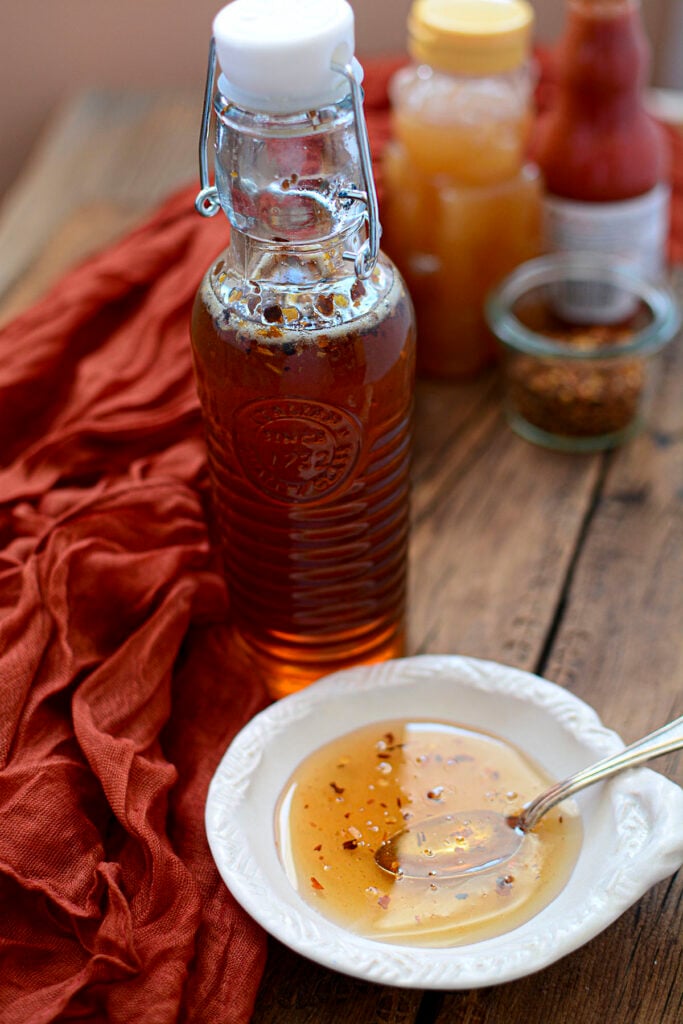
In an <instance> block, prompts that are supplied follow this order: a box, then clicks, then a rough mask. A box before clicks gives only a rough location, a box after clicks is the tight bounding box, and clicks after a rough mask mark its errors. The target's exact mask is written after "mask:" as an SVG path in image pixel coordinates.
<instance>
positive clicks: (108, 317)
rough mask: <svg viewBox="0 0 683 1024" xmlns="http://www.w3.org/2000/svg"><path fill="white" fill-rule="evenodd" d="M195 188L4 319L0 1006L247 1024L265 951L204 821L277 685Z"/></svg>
mask: <svg viewBox="0 0 683 1024" xmlns="http://www.w3.org/2000/svg"><path fill="white" fill-rule="evenodd" d="M398 63H399V62H398V61H384V62H375V63H371V64H368V66H367V68H366V72H367V74H366V104H367V110H368V123H369V128H370V134H371V139H372V144H373V149H374V154H375V156H377V155H378V154H379V152H380V150H381V148H382V145H383V144H384V142H385V141H386V139H387V137H388V131H389V129H388V119H387V97H386V82H387V79H388V77H389V75H390V74H391V73H392V72H393V70H395V68H396V67H397V64H398ZM198 115H199V112H198ZM677 145H678V150H677V169H676V174H677V175H678V178H677V185H676V188H677V200H676V202H677V206H676V209H677V211H678V213H677V215H676V216H677V221H676V223H677V237H676V238H675V239H674V246H675V247H676V248H675V254H676V255H677V256H678V258H681V257H682V256H683V241H682V239H681V235H683V224H681V206H680V191H681V188H682V186H683V182H682V181H681V174H682V173H683V154H682V153H681V148H682V144H681V142H680V140H679V141H678V142H677ZM194 192H195V189H194V188H192V189H189V190H186V191H184V192H183V193H181V194H179V195H177V196H175V197H173V198H172V199H170V200H169V201H168V202H167V203H166V204H165V205H164V206H163V207H162V208H161V209H160V210H159V211H158V212H157V213H156V215H155V216H154V217H153V218H152V219H151V220H150V221H148V222H147V223H146V224H144V225H143V226H142V227H140V228H139V229H138V230H136V231H134V232H133V233H132V234H130V235H128V236H127V237H126V238H124V239H123V240H122V241H120V242H119V243H118V244H116V245H114V246H113V247H111V248H109V249H108V250H106V251H105V252H103V253H101V254H99V255H97V256H95V257H94V258H92V259H90V260H89V261H88V262H87V263H85V264H84V265H83V266H81V267H79V268H77V269H75V270H74V271H72V272H71V273H69V274H68V275H67V276H66V277H64V278H63V279H62V280H61V281H60V283H59V284H58V285H57V287H55V288H54V289H52V291H51V292H50V294H49V295H47V296H46V297H45V298H44V299H43V300H42V301H41V302H39V303H38V304H37V305H36V306H34V307H33V308H32V309H30V310H28V311H27V312H26V313H24V314H23V315H22V316H20V317H19V318H18V319H17V320H15V321H14V322H13V323H11V324H10V325H9V326H7V327H6V328H5V329H4V330H3V331H2V332H0V532H1V540H0V1024H25V1022H30V1024H43V1022H49V1021H57V1020H59V1021H76V1020H79V1021H91V1022H98V1024H99V1022H104V1021H106V1022H111V1024H128V1022H135V1024H175V1022H184V1021H188V1022H189V1021H191V1022H207V1024H208V1022H211V1024H218V1022H220V1024H244V1022H247V1021H248V1020H249V1019H250V1017H251V1013H252V1009H253V1003H254V999H255V995H256V991H257V988H258V985H259V981H260V977H261V972H262V969H263V963H264V957H265V942H264V937H263V934H262V933H261V931H260V929H259V928H258V927H257V926H256V925H255V924H254V923H253V922H252V921H251V920H250V919H249V918H248V917H247V915H246V914H244V913H243V912H242V911H241V909H240V908H239V907H237V905H236V904H235V903H234V901H233V900H232V897H231V896H230V894H229V893H228V891H227V890H226V888H225V886H224V885H223V884H222V882H221V881H220V879H219V877H218V874H217V872H216V869H215V867H214V864H213V861H212V859H211V856H210V852H209V849H208V845H207V842H206V837H205V833H204V824H203V814H204V801H205V797H206V790H207V786H208V783H209V780H210V778H211V776H212V774H213V771H214V770H215V767H216V765H217V763H218V761H219V759H220V757H221V755H222V753H223V751H224V749H225V747H226V746H227V744H228V742H229V740H230V739H231V737H232V736H233V735H234V733H235V732H236V731H237V730H238V729H239V728H240V727H241V726H242V725H243V724H244V723H245V722H246V721H247V720H248V719H249V717H250V716H251V715H253V714H254V713H255V712H256V711H257V710H258V709H259V708H260V707H261V706H263V705H264V703H265V700H266V698H265V695H264V693H263V692H262V691H261V690H260V688H259V686H258V684H257V683H256V682H255V680H253V679H250V678H248V677H245V676H240V675H238V674H237V673H236V671H235V669H234V666H232V665H231V664H230V663H229V661H228V660H227V659H226V657H225V651H226V631H227V621H228V616H229V609H228V601H227V595H226V590H225V586H224V583H223V581H222V578H221V576H220V573H219V571H218V567H217V563H216V561H215V557H214V555H213V554H212V549H211V546H210V544H209V536H208V528H207V516H206V508H207V500H208V494H207V479H206V467H205V453H204V445H203V440H202V433H201V426H200V419H199V410H198V403H197V398H196V394H195V388H194V381H193V377H192V370H191V362H190V347H189V338H188V319H189V313H190V307H191V303H192V298H193V295H194V292H195V289H196V287H197V285H198V283H199V280H200V278H201V275H202V273H203V271H204V269H205V268H206V267H207V266H208V265H209V263H210V262H211V260H212V259H213V257H214V256H215V255H216V253H217V252H218V251H219V250H220V249H221V248H222V247H223V246H224V245H225V243H226V241H227V225H226V222H225V220H224V218H222V217H219V218H217V219H216V220H214V221H210V222H207V221H205V220H203V219H201V218H200V217H198V216H197V215H196V214H195V212H194V209H193V197H194Z"/></svg>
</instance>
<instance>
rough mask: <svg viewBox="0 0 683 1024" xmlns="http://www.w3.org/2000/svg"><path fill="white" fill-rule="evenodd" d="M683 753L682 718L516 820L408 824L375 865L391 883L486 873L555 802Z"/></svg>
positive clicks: (459, 816)
mask: <svg viewBox="0 0 683 1024" xmlns="http://www.w3.org/2000/svg"><path fill="white" fill-rule="evenodd" d="M682 747H683V716H681V717H680V718H677V719H675V720H674V721H673V722H669V723H668V724H667V725H663V726H662V727H661V729H657V730H656V731H655V732H652V733H649V734H648V735H647V736H645V737H643V738H642V739H640V740H637V741H636V742H635V743H632V744H631V745H630V746H628V747H626V748H625V749H624V750H622V751H620V752H619V753H618V754H613V755H612V756H611V757H605V758H602V760H600V761H598V762H597V763H596V764H593V765H590V766H589V767H588V768H583V769H581V771H579V772H575V773H574V774H573V775H570V776H569V778H567V779H564V780H563V781H562V782H556V783H554V784H553V785H552V786H550V787H549V788H548V789H547V790H544V791H543V793H541V794H539V796H537V797H536V798H535V799H534V800H532V801H531V802H530V803H528V804H526V805H525V806H524V807H523V808H522V810H521V811H520V813H519V814H516V815H505V814H499V813H498V812H496V811H486V810H483V811H477V810H472V811H463V812H462V813H458V812H451V813H448V814H441V815H438V816H435V817H433V818H425V819H423V820H422V821H416V822H411V824H410V825H406V826H405V827H404V828H402V829H400V830H399V831H398V832H394V834H393V835H391V836H389V837H388V838H387V839H385V840H384V842H383V843H381V844H380V846H379V847H378V848H377V850H376V851H375V861H376V863H377V865H378V866H379V867H380V868H381V869H382V870H383V871H387V872H388V873H389V874H391V875H394V876H395V877H397V878H432V879H435V878H440V879H447V878H462V877H464V876H466V875H471V874H474V873H476V872H479V871H488V870H490V869H492V868H494V867H498V866H499V865H501V864H504V863H506V862H507V861H509V860H510V858H511V857H513V856H514V855H515V853H516V852H517V850H518V849H519V848H520V846H521V845H522V843H523V841H524V836H525V834H526V833H527V832H530V831H531V830H532V829H533V828H534V827H535V826H536V824H537V823H538V822H539V821H540V819H541V818H542V817H543V815H544V814H546V812H547V811H549V810H550V809H551V808H552V807H555V805H556V804H558V803H560V801H562V800H565V799H567V798H568V797H570V796H573V795H574V793H578V792H579V791H580V790H582V789H585V788H586V786H592V785H593V784H594V783H596V782H601V781H602V780H603V779H607V778H609V777H610V776H612V775H616V774H617V773H618V772H622V771H625V769H627V768H634V767H635V766H636V765H639V764H643V763H644V762H646V761H651V760H652V759H653V758H656V757H661V756H662V755H663V754H668V753H670V752H671V751H674V750H679V749H681V748H682Z"/></svg>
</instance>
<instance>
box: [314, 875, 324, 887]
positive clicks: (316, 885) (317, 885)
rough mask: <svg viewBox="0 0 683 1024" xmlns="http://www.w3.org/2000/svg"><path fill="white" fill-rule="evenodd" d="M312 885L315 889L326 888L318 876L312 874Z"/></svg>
mask: <svg viewBox="0 0 683 1024" xmlns="http://www.w3.org/2000/svg"><path fill="white" fill-rule="evenodd" d="M311 886H312V887H313V888H314V889H324V888H325V886H324V885H321V884H320V882H319V881H318V879H317V878H316V877H315V875H311Z"/></svg>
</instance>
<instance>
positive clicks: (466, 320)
mask: <svg viewBox="0 0 683 1024" xmlns="http://www.w3.org/2000/svg"><path fill="white" fill-rule="evenodd" d="M532 24H533V10H532V8H531V6H530V5H529V4H527V3H526V0H450V2H444V0H416V2H415V3H414V4H413V6H412V8H411V11H410V16H409V20H408V49H409V51H410V54H411V56H412V58H413V63H412V65H411V66H409V67H407V68H404V69H402V70H401V71H399V72H398V74H397V75H396V76H395V77H394V78H393V80H392V83H391V86H390V96H391V102H392V119H393V129H394V130H393V134H394V140H395V141H394V142H393V143H392V144H390V145H389V146H388V148H387V150H386V152H385V160H384V184H385V196H384V199H383V205H382V218H383V222H384V228H385V233H384V237H383V245H384V247H385V249H386V251H387V252H388V253H389V254H390V255H391V257H392V258H393V259H394V260H395V262H396V263H397V265H398V266H399V268H400V270H401V272H402V273H403V276H404V278H405V280H406V282H407V284H408V287H409V289H410V292H411V294H412V297H413V301H414V303H415V309H416V315H417V328H418V341H417V365H418V371H419V372H422V373H425V374H428V375H433V376H439V377H456V378H457V377H464V376H469V375H473V374H476V373H477V372H479V371H480V370H482V369H483V368H484V367H485V366H487V365H488V364H489V363H491V362H492V361H493V359H494V357H495V354H496V345H495V341H494V339H493V336H492V334H491V332H490V330H489V328H488V326H487V324H486V322H485V319H484V313H483V306H484V298H485V296H486V294H487V292H488V291H489V289H490V288H491V287H492V286H493V285H494V284H496V283H497V282H498V281H499V280H500V279H501V278H502V277H503V276H504V275H505V274H506V273H507V272H508V271H510V270H512V269H513V268H514V267H515V266H516V265H517V264H518V263H521V262H522V261H524V260H526V259H527V258H529V257H531V256H536V255H538V253H539V252H540V222H541V216H540V179H539V174H538V171H537V169H536V168H535V167H534V166H532V165H531V164H530V163H529V162H528V161H527V158H526V148H527V142H528V138H529V132H530V128H531V95H532V87H533V73H532V68H531V64H530V61H529V45H530V37H531V29H532Z"/></svg>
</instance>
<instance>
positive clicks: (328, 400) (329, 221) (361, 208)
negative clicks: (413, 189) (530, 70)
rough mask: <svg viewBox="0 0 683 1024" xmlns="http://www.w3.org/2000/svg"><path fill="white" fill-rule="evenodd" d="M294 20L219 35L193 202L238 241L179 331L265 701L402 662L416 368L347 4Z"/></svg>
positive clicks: (326, 3)
mask: <svg viewBox="0 0 683 1024" xmlns="http://www.w3.org/2000/svg"><path fill="white" fill-rule="evenodd" d="M295 7H296V12H297V18H296V19H292V5H291V4H286V3H282V2H281V0H235V2H234V3H231V4H229V5H228V6H227V7H226V8H224V9H223V10H222V11H221V12H220V13H219V14H218V15H217V17H216V20H215V21H214V40H215V49H216V53H217V57H218V63H219V64H220V68H221V71H222V74H221V76H220V78H219V81H218V92H217V97H216V100H215V111H216V120H217V137H216V145H215V165H216V187H211V186H208V182H207V172H206V162H205V161H203V162H202V181H203V184H204V185H205V186H206V187H205V188H204V190H203V191H202V192H201V193H200V195H199V197H198V201H197V202H198V209H200V212H204V213H207V214H211V213H213V212H215V211H216V210H217V209H218V206H219V204H220V207H222V209H223V211H224V212H225V213H226V215H227V217H228V219H229V221H230V225H231V232H230V245H229V247H228V248H227V250H226V251H225V252H223V253H222V254H221V255H220V256H219V257H218V259H217V260H216V261H215V263H214V264H213V266H211V267H210V268H209V269H208V271H207V273H206V275H205V277H204V280H203V282H202V284H201V286H200V288H199V291H198V294H197V298H196V302H195V307H194V313H193V320H192V349H193V358H194V366H195V374H196V379H197V386H198V392H199V397H200V401H201V406H202V412H203V418H204V423H205V430H206V436H207V444H208V457H209V469H210V474H211V480H212V489H213V506H214V512H215V519H216V525H217V530H218V535H219V540H220V543H221V547H222V553H223V560H224V564H225V570H226V577H227V582H228V587H229V591H230V597H231V608H232V618H233V622H234V633H235V641H236V644H237V646H238V649H239V651H241V653H242V654H243V655H245V656H246V659H247V661H248V663H249V664H250V666H251V667H252V668H253V670H254V671H256V672H258V673H259V674H260V675H261V676H262V678H264V680H265V682H266V685H267V686H268V688H269V691H270V693H271V695H272V696H274V697H280V696H283V695H285V694H287V693H290V692H293V691H295V690H297V689H299V688H301V687H302V686H305V685H306V684H308V683H311V682H313V681H314V680H315V679H317V678H319V677H320V676H322V675H324V674H326V673H327V672H330V671H333V670H336V669H339V668H343V667H344V666H347V665H350V664H354V663H361V662H371V661H379V660H383V659H385V658H389V657H394V656H398V655H400V654H402V653H403V647H404V616H405V596H406V555H407V538H408V486H409V483H408V470H409V454H410V447H411V424H412V394H413V378H414V361H415V352H414V349H415V338H414V333H415V332H414V324H413V312H412V306H411V302H410V299H409V297H408V294H407V292H406V290H405V286H404V284H403V281H402V279H401V277H400V275H399V274H398V272H397V271H396V269H395V267H394V266H393V264H392V263H391V262H390V261H389V260H388V259H387V258H386V257H385V256H384V255H383V254H382V253H380V252H379V251H378V249H377V244H378V239H379V224H378V222H377V205H376V197H375V193H374V186H373V183H372V172H371V168H370V163H369V149H368V145H367V137H366V130H365V123H364V120H363V113H362V99H361V92H360V84H359V80H360V68H359V66H358V64H357V63H356V62H355V60H354V59H353V14H352V11H351V8H350V7H349V5H348V4H347V3H346V2H345V0H300V2H299V3H298V4H297V5H295ZM212 79H213V74H212V73H211V74H210V75H209V82H210V83H211V82H212ZM211 89H212V85H211V84H207V97H208V101H207V103H206V104H205V112H204V115H205V116H204V126H203V135H204V141H206V136H207V134H208V111H209V110H210V96H211Z"/></svg>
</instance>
